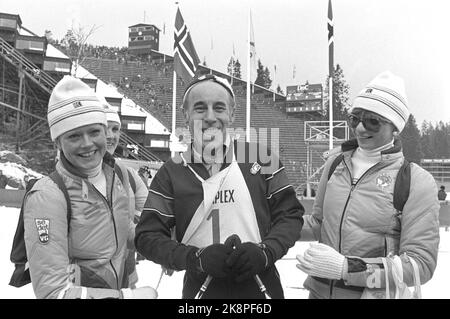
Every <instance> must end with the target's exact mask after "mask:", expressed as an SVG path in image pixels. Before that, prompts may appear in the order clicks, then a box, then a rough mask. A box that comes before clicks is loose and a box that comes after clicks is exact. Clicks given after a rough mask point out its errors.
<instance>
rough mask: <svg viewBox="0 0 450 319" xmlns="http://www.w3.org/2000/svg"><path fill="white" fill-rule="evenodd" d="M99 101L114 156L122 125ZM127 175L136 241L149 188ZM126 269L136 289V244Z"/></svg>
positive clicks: (138, 178)
mask: <svg viewBox="0 0 450 319" xmlns="http://www.w3.org/2000/svg"><path fill="white" fill-rule="evenodd" d="M99 100H100V102H101V103H102V104H103V106H104V107H105V114H106V120H107V123H108V127H107V131H106V151H107V152H108V153H109V154H111V155H114V151H115V150H116V148H117V146H118V145H119V140H120V134H121V126H122V124H121V121H120V117H119V114H118V113H117V111H116V110H114V109H113V108H112V106H111V105H110V104H109V103H108V102H107V101H106V99H105V98H104V97H103V96H99ZM127 173H128V179H129V181H130V186H131V189H130V192H129V194H130V195H129V197H130V201H131V207H132V208H131V209H132V210H133V211H134V218H133V225H132V232H130V234H131V235H132V238H133V240H134V229H135V226H136V224H137V222H138V221H139V218H140V217H141V213H142V210H143V209H144V204H145V201H146V200H147V196H148V188H147V185H146V184H145V183H144V181H143V180H142V178H141V176H140V175H139V174H138V172H137V171H136V170H135V169H133V168H131V167H127ZM126 268H127V273H128V274H129V276H128V278H129V279H128V285H129V287H130V288H135V287H136V283H137V281H138V274H137V271H136V249H134V244H133V248H131V249H129V251H128V257H127V261H126Z"/></svg>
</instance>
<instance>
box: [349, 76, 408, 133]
mask: <svg viewBox="0 0 450 319" xmlns="http://www.w3.org/2000/svg"><path fill="white" fill-rule="evenodd" d="M355 108H361V109H364V110H368V111H371V112H374V113H377V114H379V115H381V116H383V117H384V118H386V119H388V120H390V121H391V122H392V123H393V124H394V125H395V127H396V128H397V129H398V131H399V132H401V131H402V130H403V128H404V127H405V125H406V122H407V121H408V118H409V114H410V112H409V110H408V101H407V99H406V91H405V83H404V81H403V79H402V78H400V77H398V76H396V75H394V74H392V73H391V72H389V71H385V72H383V73H381V74H379V75H378V76H377V77H375V78H374V79H373V80H372V81H371V82H370V83H369V84H368V85H367V86H366V87H365V88H364V89H363V90H362V91H361V92H359V94H358V95H357V96H356V98H355V99H354V100H353V105H352V107H351V109H350V110H349V112H352V110H353V109H355Z"/></svg>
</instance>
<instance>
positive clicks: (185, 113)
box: [181, 108, 189, 125]
mask: <svg viewBox="0 0 450 319" xmlns="http://www.w3.org/2000/svg"><path fill="white" fill-rule="evenodd" d="M181 111H182V112H183V115H184V121H185V122H186V125H189V112H187V111H186V109H185V108H182V109H181Z"/></svg>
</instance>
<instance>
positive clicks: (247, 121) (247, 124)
mask: <svg viewBox="0 0 450 319" xmlns="http://www.w3.org/2000/svg"><path fill="white" fill-rule="evenodd" d="M250 19H251V13H250V9H249V11H248V38H247V104H246V111H247V112H246V117H245V141H246V142H248V143H250V79H251V75H250V72H251V67H250V63H251V59H250V54H251V52H250Z"/></svg>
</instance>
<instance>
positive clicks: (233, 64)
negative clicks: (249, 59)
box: [227, 57, 241, 79]
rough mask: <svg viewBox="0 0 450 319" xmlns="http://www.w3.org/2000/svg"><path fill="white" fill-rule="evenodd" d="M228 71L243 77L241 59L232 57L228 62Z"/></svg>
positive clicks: (237, 76)
mask: <svg viewBox="0 0 450 319" xmlns="http://www.w3.org/2000/svg"><path fill="white" fill-rule="evenodd" d="M227 73H228V74H229V75H231V76H234V77H235V78H238V79H240V78H241V63H240V62H239V59H236V60H235V59H234V58H233V57H231V58H230V62H228V66H227Z"/></svg>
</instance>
